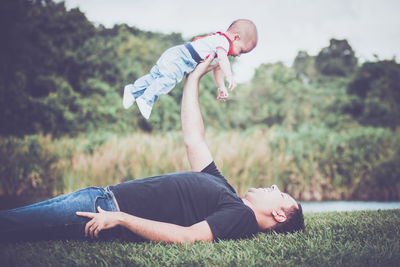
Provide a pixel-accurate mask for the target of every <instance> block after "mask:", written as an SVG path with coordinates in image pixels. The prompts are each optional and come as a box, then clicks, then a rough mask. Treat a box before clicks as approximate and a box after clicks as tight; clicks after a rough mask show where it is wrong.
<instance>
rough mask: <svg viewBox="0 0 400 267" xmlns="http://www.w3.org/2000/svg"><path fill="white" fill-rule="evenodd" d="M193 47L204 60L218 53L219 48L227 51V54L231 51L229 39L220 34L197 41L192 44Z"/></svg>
mask: <svg viewBox="0 0 400 267" xmlns="http://www.w3.org/2000/svg"><path fill="white" fill-rule="evenodd" d="M191 45H192V46H193V48H194V50H196V52H197V53H198V54H199V56H200V57H201V58H202V59H205V58H206V57H207V56H208V55H210V54H212V53H214V52H217V48H218V47H222V48H223V49H225V51H226V53H227V54H228V51H229V41H228V39H226V37H225V36H223V35H220V34H218V33H216V34H212V35H209V36H206V37H204V38H200V39H197V40H196V41H194V42H191Z"/></svg>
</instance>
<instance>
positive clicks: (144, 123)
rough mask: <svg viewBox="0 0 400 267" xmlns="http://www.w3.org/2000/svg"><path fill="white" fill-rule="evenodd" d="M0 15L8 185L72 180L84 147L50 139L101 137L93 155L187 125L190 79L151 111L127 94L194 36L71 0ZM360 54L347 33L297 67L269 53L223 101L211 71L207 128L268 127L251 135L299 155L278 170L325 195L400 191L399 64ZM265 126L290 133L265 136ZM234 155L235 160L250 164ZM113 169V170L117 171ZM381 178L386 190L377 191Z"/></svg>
mask: <svg viewBox="0 0 400 267" xmlns="http://www.w3.org/2000/svg"><path fill="white" fill-rule="evenodd" d="M0 22H1V25H0V27H1V32H2V37H3V38H2V42H0V55H1V57H0V125H1V127H0V135H1V136H2V138H1V140H0V160H1V162H0V179H1V181H0V182H1V183H0V184H1V188H0V193H2V194H16V195H18V194H22V192H24V193H25V192H35V193H41V194H48V193H51V192H59V191H63V189H62V188H64V187H65V186H66V181H67V180H68V178H66V177H71V175H72V174H71V173H65V172H64V171H62V172H60V164H61V165H62V164H67V163H66V162H68V160H72V159H73V158H74V157H76V155H75V156H74V155H73V154H74V153H77V154H79V153H81V152H82V151H80V150H79V149H78V150H79V151H78V150H77V149H75V150H74V149H69V148H70V147H71V146H70V145H67V147H65V143H69V142H73V141H67V142H64V141H62V142H60V144H61V145H60V146H61V147H59V148H57V147H56V146H57V142H56V141H55V140H53V138H57V139H58V138H68V137H65V136H69V138H75V137H78V138H77V140H78V141H75V142H76V144H75V146H79V145H80V144H79V142H80V141H79V140H87V139H90V140H91V141H88V142H89V143H91V144H92V143H93V144H98V145H94V146H91V145H89V146H88V149H87V151H83V152H84V153H87V154H92V153H95V152H96V151H95V150H97V149H99V148H100V147H101V145H102V144H103V143H105V144H106V143H107V140H108V138H110V136H111V137H114V136H115V134H118V135H126V134H128V133H133V132H134V133H137V132H151V133H152V134H154V133H161V134H163V133H165V134H166V135H167V133H168V132H171V131H176V130H179V129H180V101H181V96H182V87H183V83H180V84H178V85H177V86H176V88H175V89H174V90H172V92H171V93H170V94H168V95H165V96H162V97H161V98H160V100H159V101H158V102H157V103H156V106H155V108H154V109H153V112H152V115H151V117H150V119H149V120H145V119H143V118H142V116H140V113H139V112H138V110H137V108H136V107H133V108H131V109H129V110H124V109H123V108H122V104H121V102H122V101H121V96H122V91H123V87H124V85H125V84H127V83H131V82H133V81H134V80H135V79H137V78H138V77H140V76H142V75H144V74H146V73H147V72H148V71H149V70H150V68H151V67H152V65H153V64H154V63H155V62H156V61H157V59H158V58H159V56H160V55H161V53H162V52H163V51H164V50H165V49H167V48H168V47H170V46H173V45H176V44H181V43H183V42H184V41H185V40H183V38H182V36H181V35H180V34H179V33H171V34H161V33H154V32H147V31H143V30H140V29H137V28H135V27H131V26H129V25H115V26H114V27H112V28H105V27H104V26H102V25H99V26H95V25H93V24H92V23H91V22H90V21H88V20H87V18H86V17H85V15H84V14H83V13H82V12H81V11H80V10H79V9H71V10H66V8H65V5H64V3H63V2H57V3H56V2H54V1H53V0H4V1H3V2H2V6H1V9H0ZM355 55H356V53H355V51H353V49H352V48H351V46H350V44H349V42H348V41H347V40H337V39H331V40H330V42H329V45H328V46H327V47H325V48H323V49H321V51H320V52H319V53H318V54H317V55H316V56H312V55H309V54H308V53H307V52H306V51H300V52H299V54H298V55H297V57H296V58H295V60H294V63H293V66H292V67H288V66H285V65H284V64H281V63H274V64H270V63H268V64H267V63H265V64H261V65H260V66H259V67H258V68H257V69H256V70H255V74H254V76H253V78H252V80H251V81H249V82H248V83H244V84H240V85H239V86H238V87H237V88H236V89H235V91H234V92H232V93H231V95H230V98H229V99H228V101H226V102H219V101H218V100H216V94H217V92H216V86H215V84H214V82H213V79H212V75H207V76H205V77H204V78H203V79H202V81H201V88H200V103H201V105H202V112H203V117H204V121H205V124H206V126H207V129H215V130H217V131H218V132H226V131H234V132H246V134H245V136H244V137H243V138H244V140H245V139H246V138H248V137H249V136H250V137H253V134H252V132H257V131H258V132H259V131H261V132H264V133H265V136H264V137H262V136H261V137H257V138H259V139H256V138H254V140H256V141H257V142H259V143H263V142H270V143H268V144H267V145H268V147H265V148H264V149H265V151H267V152H274V151H275V150H274V149H273V147H274V146H277V147H278V148H279V144H280V143H282V142H283V143H285V145H286V146H290V148H287V149H286V150H284V151H283V150H279V149H278V148H277V149H278V150H279V153H281V154H280V155H282V157H283V158H286V157H292V158H291V161H290V162H289V161H285V160H281V161H280V162H281V163H282V164H283V165H282V166H281V167H279V168H278V169H276V170H275V171H274V174H273V176H274V177H276V175H279V177H280V178H281V181H289V182H295V183H293V184H295V185H298V186H299V187H298V188H301V190H303V191H304V192H309V194H311V195H313V194H314V193H315V191H318V190H319V191H320V193H321V192H322V194H323V197H325V198H332V194H334V195H335V196H337V194H342V193H343V194H344V196H345V197H346V198H349V197H351V196H353V197H361V196H365V195H367V196H371V197H373V198H378V199H397V198H398V197H399V195H400V193H399V189H398V188H399V186H400V170H399V168H398V164H397V162H399V158H400V145H399V142H398V140H399V133H398V129H399V125H400V104H399V103H400V87H399V86H400V64H398V63H397V62H396V61H395V60H385V61H379V60H377V61H374V62H365V63H363V64H362V65H358V59H357V57H356V56H355ZM105 132H112V133H114V134H113V135H106V134H101V133H105ZM43 134H44V135H47V137H43V136H42V135H43ZM268 134H269V136H272V135H274V134H276V135H278V136H280V138H281V139H268V138H267V137H266V135H268ZM28 135H33V136H28ZM82 136H86V137H82ZM142 136H147V135H142ZM173 136H175V134H173ZM221 136H224V133H223V134H221ZM218 138H219V137H216V139H218ZM70 140H73V139H70ZM271 140H272V141H271ZM52 143H54V144H52ZM319 144H324V145H319ZM230 145H231V146H234V147H235V146H236V144H232V143H231V144H230ZM85 147H86V146H85ZM238 147H240V146H238ZM225 149H227V148H225ZM68 151H69V152H68ZM288 151H291V152H288ZM67 152H68V153H67ZM374 152H376V153H375V154H374ZM168 156H173V155H168ZM237 159H238V161H237V162H231V166H233V165H237V164H242V162H241V159H239V158H238V157H237ZM271 160H272V159H271ZM60 162H61V163H60ZM71 164H72V163H71ZM254 164H255V163H251V164H250V165H249V166H254ZM265 164H271V161H270V162H267V163H265ZM307 164H308V165H307ZM121 165H123V166H124V164H122V163H121ZM65 166H70V165H68V164H67V165H65ZM116 166H120V165H119V164H116ZM141 166H142V167H143V168H150V167H149V164H147V165H146V164H144V165H141ZM308 168H311V170H309V169H308ZM352 168H353V169H352ZM67 169H68V167H66V168H65V170H67ZM116 169H118V168H117V167H115V169H114V171H115V172H114V173H113V174H110V175H111V177H112V176H115V175H116V174H115V173H117V174H118V175H119V173H118V171H117V170H116ZM63 170H64V169H63ZM112 170H113V169H112ZM149 170H152V169H151V168H150V169H148V170H142V171H141V173H142V174H148V173H151V171H149ZM168 170H170V169H168ZM174 170H175V169H172V171H174ZM87 171H89V170H85V171H84V172H85V173H86V172H87ZM264 172H265V169H262V168H259V169H256V170H253V172H252V173H250V174H249V175H248V176H246V177H245V178H243V179H245V180H246V181H252V182H249V184H246V185H254V183H258V182H257V181H264V182H266V181H267V180H268V179H270V177H273V176H271V174H269V175H270V176H266V177H269V178H268V179H267V180H263V175H264ZM132 173H133V172H129V171H128V172H125V174H128V176H129V175H132ZM74 175H75V174H74ZM74 175H72V176H74ZM232 175H237V174H235V173H232ZM78 176H79V175H78ZM78 176H74V177H78ZM238 177H241V176H240V175H239V176H238ZM252 177H259V178H260V177H261V178H260V179H258V178H255V179H253V178H252ZM293 177H297V178H296V179H295V181H292V180H291V179H293ZM307 177H308V178H307ZM318 177H319V178H318ZM373 177H375V178H373ZM83 178H85V177H78V179H83ZM374 179H375V180H374ZM347 180H348V181H347ZM346 181H347V182H346ZM268 182H269V180H268ZM252 183H253V184H252ZM324 183H325V184H326V185H323V184H324ZM240 184H241V183H240V182H238V183H237V185H238V186H239V185H240ZM327 184H329V186H328V185H327ZM362 185H363V186H364V187H363V186H362ZM261 186H264V184H261ZM331 186H333V187H335V188H334V189H332V188H331ZM346 186H350V187H351V188H350V189H348V190H344V189H343V188H344V187H346ZM376 187H382V188H384V190H383V191H382V192H383V193H382V194H380V195H379V194H377V195H376V194H374V192H373V189H374V188H376ZM39 188H40V190H39ZM60 188H61V189H60ZM66 188H68V189H67V191H68V190H72V189H74V187H73V186H72V187H69V186H66ZM287 189H288V190H291V189H290V186H289V185H287ZM292 190H294V189H292ZM296 192H298V190H297V189H296V190H294V191H292V193H294V194H296ZM332 192H333V193H332ZM299 194H300V193H299ZM352 194H354V195H352ZM298 196H299V197H303V198H305V196H304V195H303V196H302V195H301V194H300V195H298ZM311 198H313V197H311ZM314 198H318V197H316V196H315V197H314ZM334 198H336V197H334ZM363 198H364V197H363Z"/></svg>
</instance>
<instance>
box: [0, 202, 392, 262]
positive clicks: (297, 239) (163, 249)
mask: <svg viewBox="0 0 400 267" xmlns="http://www.w3.org/2000/svg"><path fill="white" fill-rule="evenodd" d="M305 220H306V231H305V232H303V233H296V234H288V235H281V234H258V235H257V236H256V237H254V238H252V239H245V240H240V241H221V242H217V243H195V244H184V245H178V244H159V243H121V242H82V241H51V242H50V241H49V242H32V243H30V242H27V243H17V244H0V265H1V266H176V265H178V266H399V265H400V210H383V211H381V210H378V211H357V212H333V213H307V214H305Z"/></svg>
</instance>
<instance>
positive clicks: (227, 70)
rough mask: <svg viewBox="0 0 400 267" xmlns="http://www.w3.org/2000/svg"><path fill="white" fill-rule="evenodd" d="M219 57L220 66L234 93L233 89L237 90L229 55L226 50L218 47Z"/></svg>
mask: <svg viewBox="0 0 400 267" xmlns="http://www.w3.org/2000/svg"><path fill="white" fill-rule="evenodd" d="M217 56H218V63H219V66H220V68H221V70H222V72H223V73H224V75H225V78H226V80H227V81H228V88H229V89H231V91H232V90H233V88H235V86H236V83H235V82H234V81H233V75H232V70H231V63H230V62H229V59H228V54H227V53H226V50H225V49H223V48H222V47H218V48H217Z"/></svg>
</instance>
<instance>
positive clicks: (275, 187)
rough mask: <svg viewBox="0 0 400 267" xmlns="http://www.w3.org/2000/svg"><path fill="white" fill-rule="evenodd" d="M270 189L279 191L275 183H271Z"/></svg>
mask: <svg viewBox="0 0 400 267" xmlns="http://www.w3.org/2000/svg"><path fill="white" fill-rule="evenodd" d="M271 189H272V190H278V191H279V188H278V186H277V185H276V184H273V185H272V186H271Z"/></svg>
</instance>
